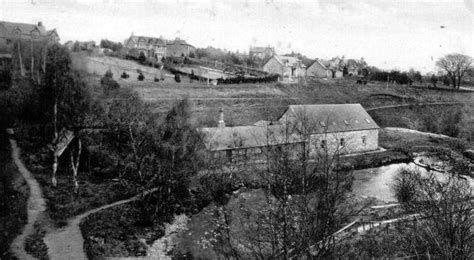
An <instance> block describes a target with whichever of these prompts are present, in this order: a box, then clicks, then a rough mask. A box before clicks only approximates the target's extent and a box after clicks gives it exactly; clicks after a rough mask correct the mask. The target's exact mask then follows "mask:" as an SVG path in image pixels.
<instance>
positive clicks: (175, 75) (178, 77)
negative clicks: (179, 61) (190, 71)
mask: <svg viewBox="0 0 474 260" xmlns="http://www.w3.org/2000/svg"><path fill="white" fill-rule="evenodd" d="M174 80H175V81H176V82H178V83H179V82H181V77H180V76H179V74H174Z"/></svg>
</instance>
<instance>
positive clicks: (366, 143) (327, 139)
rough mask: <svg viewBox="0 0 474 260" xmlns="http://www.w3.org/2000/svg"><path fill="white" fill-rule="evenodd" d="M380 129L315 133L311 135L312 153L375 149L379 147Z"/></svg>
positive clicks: (345, 152)
mask: <svg viewBox="0 0 474 260" xmlns="http://www.w3.org/2000/svg"><path fill="white" fill-rule="evenodd" d="M378 143H379V130H378V129H372V130H360V131H349V132H338V133H326V134H315V135H311V137H310V153H311V154H315V153H320V152H326V151H327V152H329V153H330V154H333V153H335V151H340V152H341V153H343V154H348V153H360V152H367V151H374V150H377V149H378Z"/></svg>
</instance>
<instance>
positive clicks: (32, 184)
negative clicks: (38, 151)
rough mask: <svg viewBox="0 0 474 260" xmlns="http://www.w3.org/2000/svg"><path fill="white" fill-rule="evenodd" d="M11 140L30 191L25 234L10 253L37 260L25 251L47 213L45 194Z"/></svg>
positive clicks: (15, 159)
mask: <svg viewBox="0 0 474 260" xmlns="http://www.w3.org/2000/svg"><path fill="white" fill-rule="evenodd" d="M7 133H9V134H10V136H11V135H12V134H13V130H12V129H7ZM9 140H10V146H11V148H12V159H13V162H14V163H15V165H16V166H17V167H18V171H19V172H20V173H21V175H22V176H23V178H24V179H25V181H26V183H27V184H28V187H29V189H30V196H29V198H28V206H27V216H28V222H27V224H26V225H25V227H24V229H23V232H22V233H21V234H20V235H18V236H17V237H16V238H15V240H13V242H12V244H11V245H10V251H11V252H12V254H13V255H14V256H15V257H17V258H18V259H35V258H34V257H33V256H31V255H29V254H28V253H27V252H26V251H25V239H26V238H27V237H28V236H29V235H30V234H32V233H33V232H34V224H35V222H36V220H37V219H38V217H39V216H40V215H41V214H42V213H43V211H45V209H46V207H45V205H46V203H45V201H44V199H43V193H42V192H41V188H40V186H39V184H38V182H37V181H36V179H35V178H34V177H33V175H32V174H31V173H30V172H29V171H28V169H26V167H25V165H24V164H23V162H22V161H21V160H20V148H18V145H17V143H16V141H15V140H14V139H13V138H12V137H9Z"/></svg>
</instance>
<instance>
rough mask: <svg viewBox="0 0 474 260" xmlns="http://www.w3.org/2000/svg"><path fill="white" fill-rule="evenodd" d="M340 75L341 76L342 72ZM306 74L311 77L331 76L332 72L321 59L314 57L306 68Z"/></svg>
mask: <svg viewBox="0 0 474 260" xmlns="http://www.w3.org/2000/svg"><path fill="white" fill-rule="evenodd" d="M340 75H341V76H342V73H340ZM306 76H307V77H311V78H330V77H332V72H331V71H330V70H329V69H328V68H327V67H326V65H324V64H323V63H322V62H321V60H319V59H316V60H315V61H313V63H311V64H310V65H309V66H308V67H307V68H306Z"/></svg>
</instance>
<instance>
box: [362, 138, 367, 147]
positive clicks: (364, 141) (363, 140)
mask: <svg viewBox="0 0 474 260" xmlns="http://www.w3.org/2000/svg"><path fill="white" fill-rule="evenodd" d="M362 144H364V145H366V144H367V136H362Z"/></svg>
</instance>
